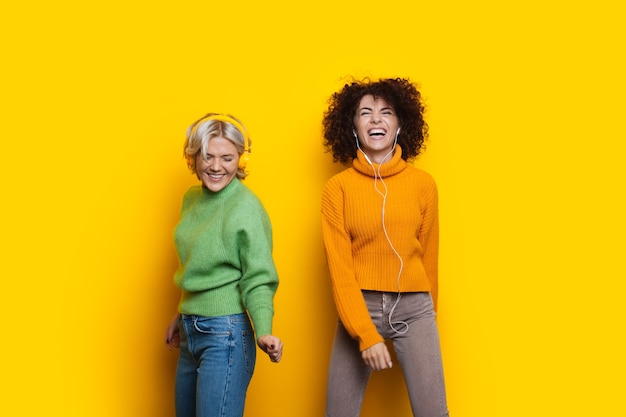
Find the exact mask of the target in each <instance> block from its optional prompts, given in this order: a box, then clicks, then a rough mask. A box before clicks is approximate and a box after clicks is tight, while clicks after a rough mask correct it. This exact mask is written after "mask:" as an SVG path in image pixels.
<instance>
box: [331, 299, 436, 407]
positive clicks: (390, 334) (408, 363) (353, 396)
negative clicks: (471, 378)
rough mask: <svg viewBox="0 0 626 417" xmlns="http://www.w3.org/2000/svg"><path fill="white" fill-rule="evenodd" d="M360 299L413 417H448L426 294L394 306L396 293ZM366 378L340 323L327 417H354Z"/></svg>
mask: <svg viewBox="0 0 626 417" xmlns="http://www.w3.org/2000/svg"><path fill="white" fill-rule="evenodd" d="M363 297H364V298H365V302H366V303H367V306H368V309H369V312H370V316H371V318H372V320H373V322H374V324H375V325H376V328H377V330H378V332H379V333H380V334H381V335H382V336H383V338H385V339H391V340H392V341H393V348H394V350H395V353H396V356H397V358H398V361H399V362H400V366H401V368H402V372H403V374H404V379H405V381H406V385H407V390H408V393H409V399H410V401H411V408H412V410H413V416H414V417H447V416H448V408H447V404H446V392H445V386H444V380H443V366H442V361H441V348H440V345H439V332H438V330H437V324H436V322H435V312H434V309H433V301H432V297H431V296H430V293H427V292H415V293H402V294H401V297H400V300H399V302H398V303H397V305H396V300H397V297H398V294H397V293H388V292H379V291H363ZM394 307H395V309H394ZM392 310H393V311H392ZM390 312H393V314H392V319H391V322H392V324H391V325H390V323H389V321H390V320H389V314H390ZM403 323H404V324H403ZM407 326H408V327H407ZM394 329H395V330H394ZM370 374H371V369H370V368H368V367H367V366H366V365H365V362H364V361H363V359H362V358H361V352H360V351H359V344H358V342H357V341H356V340H355V339H353V338H352V337H351V336H350V335H349V334H348V332H347V331H346V329H345V328H344V327H343V325H342V324H341V322H340V323H339V324H338V325H337V331H336V333H335V340H334V343H333V350H332V354H331V360H330V367H329V371H328V384H327V391H326V417H358V416H359V414H360V412H361V405H362V403H363V396H364V394H365V388H366V386H367V382H368V380H369V377H370Z"/></svg>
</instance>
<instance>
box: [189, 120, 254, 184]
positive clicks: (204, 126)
mask: <svg viewBox="0 0 626 417" xmlns="http://www.w3.org/2000/svg"><path fill="white" fill-rule="evenodd" d="M228 119H232V121H233V122H234V123H230V122H229V121H228ZM242 130H243V131H242ZM216 137H222V138H224V139H227V140H229V141H230V142H232V144H233V145H235V148H236V149H237V153H238V154H239V158H242V157H244V156H247V155H243V154H244V152H245V153H249V152H250V145H251V141H250V137H249V136H248V132H247V131H246V128H245V126H244V125H243V123H241V122H240V121H239V120H238V119H237V118H235V117H233V116H232V115H230V114H227V115H226V114H224V115H223V114H220V113H207V114H206V115H204V116H203V117H201V118H200V119H198V120H196V121H195V122H193V123H192V124H191V126H189V127H188V128H187V139H186V140H185V146H184V147H183V156H184V157H185V159H186V160H187V166H188V167H189V170H190V171H191V172H193V173H194V174H196V175H197V172H196V156H197V155H198V153H199V152H202V155H206V153H207V147H208V145H209V140H211V139H212V138H216ZM236 175H237V178H239V179H240V180H243V179H244V178H246V176H247V175H248V173H247V172H246V170H245V164H243V165H242V164H239V167H238V168H237V174H236Z"/></svg>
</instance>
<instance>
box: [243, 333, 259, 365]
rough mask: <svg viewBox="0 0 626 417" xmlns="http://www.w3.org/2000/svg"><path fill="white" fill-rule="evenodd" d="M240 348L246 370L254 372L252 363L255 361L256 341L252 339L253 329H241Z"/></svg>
mask: <svg viewBox="0 0 626 417" xmlns="http://www.w3.org/2000/svg"><path fill="white" fill-rule="evenodd" d="M241 348H242V350H243V357H244V360H245V361H246V372H248V373H249V374H250V375H252V373H253V372H254V365H255V363H256V342H255V340H254V330H242V331H241Z"/></svg>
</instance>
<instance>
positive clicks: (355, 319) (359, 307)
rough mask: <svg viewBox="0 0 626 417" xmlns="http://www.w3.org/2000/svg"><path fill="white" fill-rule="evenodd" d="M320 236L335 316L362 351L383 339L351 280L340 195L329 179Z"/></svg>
mask: <svg viewBox="0 0 626 417" xmlns="http://www.w3.org/2000/svg"><path fill="white" fill-rule="evenodd" d="M322 234H323V239H324V248H325V251H326V259H327V262H328V267H329V272H330V278H331V286H332V290H333V297H334V300H335V306H336V308H337V313H338V314H339V318H340V320H341V322H342V323H343V325H344V326H345V328H346V330H347V331H348V333H349V334H350V335H351V336H352V337H353V338H355V339H357V340H358V341H359V346H360V349H361V350H365V349H367V348H369V347H371V346H373V345H375V344H376V343H379V342H382V341H383V338H382V336H381V335H380V334H379V333H378V332H377V331H376V327H375V326H374V323H373V322H372V320H371V318H370V316H369V312H368V310H367V306H366V304H365V300H364V299H363V295H362V293H361V288H360V286H359V284H358V283H357V280H356V277H355V273H354V264H353V255H352V243H351V237H350V236H349V234H348V232H347V231H346V228H345V224H344V193H343V189H342V187H341V184H340V183H339V182H338V181H336V180H333V179H331V180H330V181H328V182H327V183H326V185H325V187H324V190H323V193H322Z"/></svg>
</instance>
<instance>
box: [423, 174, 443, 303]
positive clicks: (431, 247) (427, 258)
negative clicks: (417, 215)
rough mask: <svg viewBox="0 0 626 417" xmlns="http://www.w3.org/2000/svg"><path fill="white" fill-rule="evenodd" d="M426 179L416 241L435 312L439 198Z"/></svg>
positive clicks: (435, 187) (433, 185)
mask: <svg viewBox="0 0 626 417" xmlns="http://www.w3.org/2000/svg"><path fill="white" fill-rule="evenodd" d="M428 178H429V181H428V182H427V183H426V186H425V187H424V190H423V203H422V204H423V207H422V219H423V221H422V226H421V228H420V230H419V236H418V239H419V241H420V243H421V244H422V247H423V249H424V253H423V256H422V262H423V263H424V269H425V271H426V276H427V277H428V281H429V283H430V288H431V289H430V293H431V295H432V297H433V305H434V308H435V311H437V299H438V295H439V197H438V193H437V185H436V183H435V181H434V180H433V179H432V177H430V176H429V177H428Z"/></svg>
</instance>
